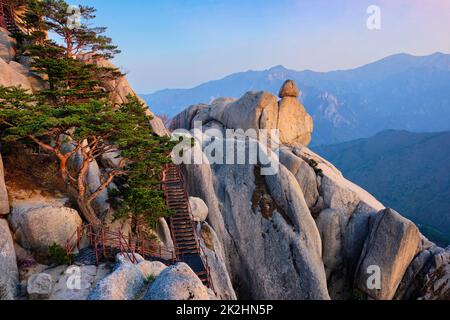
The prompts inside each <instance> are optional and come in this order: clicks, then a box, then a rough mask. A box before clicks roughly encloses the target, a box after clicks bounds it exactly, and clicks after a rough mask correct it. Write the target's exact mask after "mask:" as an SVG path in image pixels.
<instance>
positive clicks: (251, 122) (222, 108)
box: [211, 92, 278, 131]
mask: <svg viewBox="0 0 450 320" xmlns="http://www.w3.org/2000/svg"><path fill="white" fill-rule="evenodd" d="M211 117H212V118H213V119H215V120H217V121H219V122H220V123H222V124H223V125H224V126H225V127H226V128H228V129H235V130H238V129H242V130H245V131H246V130H248V129H255V130H257V129H268V130H270V129H276V128H277V122H278V104H277V98H276V97H275V96H274V95H272V94H270V93H268V92H248V93H246V94H245V95H244V96H243V97H242V98H241V99H239V100H237V101H235V102H232V103H228V104H222V105H219V106H216V107H215V108H213V109H212V111H211Z"/></svg>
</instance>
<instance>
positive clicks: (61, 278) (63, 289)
mask: <svg viewBox="0 0 450 320" xmlns="http://www.w3.org/2000/svg"><path fill="white" fill-rule="evenodd" d="M110 272H111V270H110V268H109V267H108V265H105V264H101V265H99V266H94V265H82V266H75V265H74V266H69V267H67V266H60V267H56V268H53V269H48V270H45V273H46V274H49V275H50V276H52V278H53V279H54V286H53V290H52V293H51V295H50V297H49V298H48V299H49V300H59V301H61V300H63V301H80V300H86V299H87V297H88V296H89V293H90V292H91V290H92V289H93V288H94V287H95V286H96V285H97V284H98V282H100V281H101V280H102V279H103V278H105V277H106V276H107V275H108V274H109V273H110Z"/></svg>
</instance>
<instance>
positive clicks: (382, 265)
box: [356, 209, 420, 300]
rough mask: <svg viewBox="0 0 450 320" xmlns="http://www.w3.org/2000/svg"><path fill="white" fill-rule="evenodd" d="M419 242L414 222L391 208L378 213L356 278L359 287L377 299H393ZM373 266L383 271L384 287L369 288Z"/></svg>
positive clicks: (382, 280) (382, 285)
mask: <svg viewBox="0 0 450 320" xmlns="http://www.w3.org/2000/svg"><path fill="white" fill-rule="evenodd" d="M419 243H420V234H419V230H418V229H417V227H416V226H415V225H414V224H413V223H412V222H411V221H409V220H407V219H405V218H403V217H402V216H400V215H399V214H398V213H397V212H395V211H393V210H391V209H386V210H384V211H383V212H381V213H380V214H378V216H377V218H376V220H375V222H374V224H373V225H372V226H371V231H370V234H369V237H368V239H367V240H366V243H365V245H364V249H363V253H362V254H361V259H360V263H359V266H358V270H357V277H356V283H357V286H358V288H359V289H360V290H361V291H363V292H365V293H367V294H368V295H369V296H370V297H371V298H373V299H377V300H391V299H392V298H393V297H394V295H395V292H396V290H397V288H398V286H399V284H400V282H401V280H402V278H403V276H404V274H405V272H406V270H407V268H408V266H409V265H410V263H411V262H412V260H413V259H414V257H415V255H416V253H417V251H418V248H419ZM371 266H377V267H378V268H379V270H380V271H381V286H380V288H371V287H368V285H367V284H368V278H369V277H370V276H371V275H372V273H371V272H369V271H368V270H370V268H371Z"/></svg>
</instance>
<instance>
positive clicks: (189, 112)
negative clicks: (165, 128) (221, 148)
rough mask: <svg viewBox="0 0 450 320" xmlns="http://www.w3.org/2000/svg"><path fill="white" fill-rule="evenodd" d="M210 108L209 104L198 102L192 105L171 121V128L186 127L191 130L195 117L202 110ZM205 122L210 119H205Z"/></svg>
mask: <svg viewBox="0 0 450 320" xmlns="http://www.w3.org/2000/svg"><path fill="white" fill-rule="evenodd" d="M207 109H208V105H206V104H197V105H193V106H190V107H189V108H187V109H186V110H184V111H183V112H181V113H180V114H178V115H177V116H175V117H174V118H173V119H172V121H171V122H170V129H171V130H175V129H186V130H190V129H191V128H193V125H194V124H193V120H194V118H195V117H196V116H197V115H198V114H199V113H200V112H202V111H205V110H207ZM203 122H204V123H206V122H208V121H203Z"/></svg>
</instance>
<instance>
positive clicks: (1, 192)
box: [0, 155, 9, 216]
mask: <svg viewBox="0 0 450 320" xmlns="http://www.w3.org/2000/svg"><path fill="white" fill-rule="evenodd" d="M8 213H9V198H8V190H6V184H5V169H4V167H3V159H2V156H1V155H0V216H2V215H5V214H8Z"/></svg>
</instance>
